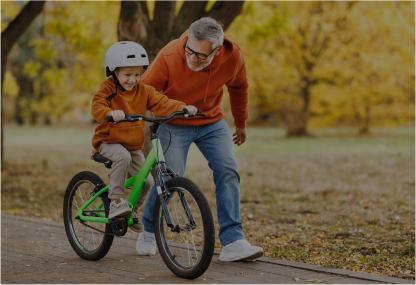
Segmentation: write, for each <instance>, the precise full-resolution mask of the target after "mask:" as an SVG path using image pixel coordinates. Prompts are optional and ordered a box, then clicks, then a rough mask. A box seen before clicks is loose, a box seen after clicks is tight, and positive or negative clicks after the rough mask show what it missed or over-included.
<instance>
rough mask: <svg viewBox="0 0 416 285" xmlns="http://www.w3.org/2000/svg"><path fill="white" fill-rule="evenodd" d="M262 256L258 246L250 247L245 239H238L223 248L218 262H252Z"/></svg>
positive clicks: (261, 250)
mask: <svg viewBox="0 0 416 285" xmlns="http://www.w3.org/2000/svg"><path fill="white" fill-rule="evenodd" d="M262 255H263V249H262V248H261V247H259V246H251V245H250V243H249V242H248V241H247V240H245V239H239V240H236V241H233V242H231V243H229V244H227V245H225V246H223V248H222V251H221V253H220V258H219V259H220V261H237V260H253V259H256V258H259V257H261V256H262Z"/></svg>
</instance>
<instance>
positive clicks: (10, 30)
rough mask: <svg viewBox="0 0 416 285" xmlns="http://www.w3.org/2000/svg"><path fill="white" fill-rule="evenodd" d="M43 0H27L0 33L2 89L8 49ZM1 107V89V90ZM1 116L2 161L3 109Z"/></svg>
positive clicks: (41, 7) (38, 11) (36, 13)
mask: <svg viewBox="0 0 416 285" xmlns="http://www.w3.org/2000/svg"><path fill="white" fill-rule="evenodd" d="M44 4H45V1H29V3H28V4H26V6H25V7H24V8H23V9H22V11H21V12H20V13H19V15H17V17H16V18H15V19H14V20H13V21H12V22H11V23H10V24H9V25H8V26H7V28H6V29H5V30H4V31H2V33H1V88H2V90H3V81H4V74H5V70H6V62H7V57H8V55H9V52H10V50H11V49H12V47H13V45H14V44H15V43H16V41H17V40H18V39H19V38H20V36H21V35H22V34H23V33H24V31H25V30H26V29H27V28H28V27H29V25H30V23H31V22H32V21H33V20H34V19H35V18H36V16H37V15H39V13H40V12H41V11H42V9H43V5H44ZM1 100H2V104H1V105H2V107H3V91H2V96H1ZM1 113H2V118H1V160H2V161H3V110H2V112H1Z"/></svg>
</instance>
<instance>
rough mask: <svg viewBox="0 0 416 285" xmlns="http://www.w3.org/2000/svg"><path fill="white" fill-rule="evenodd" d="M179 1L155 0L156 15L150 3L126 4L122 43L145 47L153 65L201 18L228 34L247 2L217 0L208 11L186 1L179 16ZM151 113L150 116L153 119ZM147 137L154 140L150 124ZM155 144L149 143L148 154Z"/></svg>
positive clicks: (120, 30) (120, 27)
mask: <svg viewBox="0 0 416 285" xmlns="http://www.w3.org/2000/svg"><path fill="white" fill-rule="evenodd" d="M176 4H177V3H176V1H155V6H154V12H153V15H151V14H150V13H149V9H148V6H147V3H146V1H122V2H121V11H120V19H119V22H118V38H119V41H134V42H137V43H139V44H141V45H142V46H143V47H144V48H145V49H146V51H147V53H148V55H149V60H150V62H151V61H153V59H154V58H155V57H156V55H157V53H158V52H159V51H160V50H161V49H162V48H163V47H164V46H165V45H166V44H168V43H169V42H170V41H171V40H174V39H176V38H179V36H180V35H181V34H182V33H184V32H185V31H186V30H187V29H188V28H189V26H190V25H191V24H192V23H193V22H195V21H196V20H198V19H200V18H201V17H211V18H213V19H215V20H217V21H219V22H221V23H222V24H223V28H224V31H225V30H226V29H227V28H228V27H229V26H230V24H231V22H232V21H233V20H234V19H235V18H236V17H237V16H238V15H239V14H240V13H241V11H242V7H243V4H244V1H216V2H215V4H214V5H213V6H212V8H211V9H209V10H208V11H207V10H206V8H207V4H208V1H184V2H183V4H182V6H181V7H180V9H179V11H178V13H177V15H175V14H176V13H175V10H176ZM151 115H152V114H151V112H150V111H148V112H147V116H151ZM145 132H146V136H147V137H150V131H149V128H148V124H147V123H146V128H145ZM150 148H151V144H150V141H149V140H146V144H145V148H144V152H145V155H147V153H148V152H149V151H150Z"/></svg>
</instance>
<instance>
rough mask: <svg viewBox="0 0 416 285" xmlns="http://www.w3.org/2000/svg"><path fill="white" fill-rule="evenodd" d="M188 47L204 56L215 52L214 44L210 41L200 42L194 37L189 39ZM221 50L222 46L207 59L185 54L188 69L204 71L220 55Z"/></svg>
mask: <svg viewBox="0 0 416 285" xmlns="http://www.w3.org/2000/svg"><path fill="white" fill-rule="evenodd" d="M186 47H188V48H189V49H190V50H191V51H194V52H197V53H200V54H203V55H208V54H210V53H211V52H212V50H213V47H212V43H210V42H209V41H199V40H197V39H196V38H195V37H193V36H189V37H188V41H187V43H186ZM221 48H222V46H219V47H217V49H216V50H215V51H214V52H212V53H211V54H210V55H209V56H208V57H207V58H206V59H200V58H198V57H197V56H196V55H195V54H191V55H189V54H187V53H186V52H185V55H186V62H187V64H188V67H189V68H190V69H191V70H193V71H200V70H202V69H204V68H205V67H207V66H208V65H209V64H210V63H211V62H212V60H213V59H214V57H215V56H216V55H219V54H220V52H221ZM189 49H188V50H189Z"/></svg>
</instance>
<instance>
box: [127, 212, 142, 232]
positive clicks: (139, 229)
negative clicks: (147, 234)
mask: <svg viewBox="0 0 416 285" xmlns="http://www.w3.org/2000/svg"><path fill="white" fill-rule="evenodd" d="M131 217H132V218H136V219H137V220H138V221H139V222H138V223H137V224H132V225H131V226H129V229H130V230H132V231H133V232H135V233H141V232H142V231H143V230H144V226H143V224H142V221H140V216H139V213H137V212H133V214H132V215H131Z"/></svg>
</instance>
